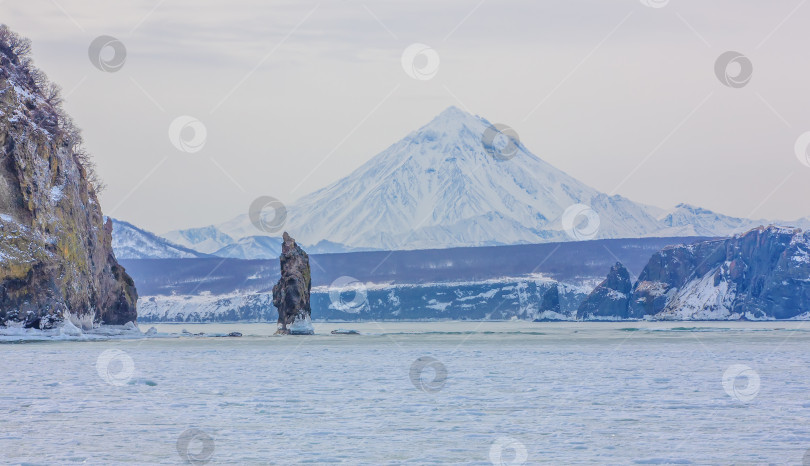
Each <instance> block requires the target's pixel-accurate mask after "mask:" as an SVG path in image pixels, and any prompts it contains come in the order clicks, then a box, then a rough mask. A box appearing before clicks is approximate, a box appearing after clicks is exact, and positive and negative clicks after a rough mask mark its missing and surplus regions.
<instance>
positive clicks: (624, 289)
mask: <svg viewBox="0 0 810 466" xmlns="http://www.w3.org/2000/svg"><path fill="white" fill-rule="evenodd" d="M632 288H633V282H632V281H630V273H629V272H628V271H627V269H626V268H625V267H624V266H623V265H622V264H621V263H619V262H617V263H616V264H614V265H613V267H611V268H610V272H609V273H608V276H607V278H605V280H604V281H603V282H602V283H600V284H599V286H597V287H596V288H595V289H594V290H593V292H592V293H591V294H590V295H589V296H588V297H587V298H586V299H585V301H583V302H582V304H580V306H579V309H578V310H577V319H626V318H628V317H631V316H630V315H628V308H627V303H628V302H629V300H630V291H631V290H632Z"/></svg>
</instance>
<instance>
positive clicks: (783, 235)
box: [586, 226, 810, 320]
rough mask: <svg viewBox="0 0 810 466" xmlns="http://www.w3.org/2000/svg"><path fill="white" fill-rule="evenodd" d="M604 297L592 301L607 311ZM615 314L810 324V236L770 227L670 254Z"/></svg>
mask: <svg viewBox="0 0 810 466" xmlns="http://www.w3.org/2000/svg"><path fill="white" fill-rule="evenodd" d="M597 291H599V290H598V289H597V290H594V292H593V293H592V294H591V296H589V298H588V299H587V300H586V302H587V301H591V302H592V303H594V304H595V305H599V306H603V307H604V306H607V303H606V302H605V297H604V296H601V295H600V294H598V293H597ZM612 312H613V314H614V315H615V316H616V317H622V316H623V315H624V316H627V317H630V318H642V317H652V318H655V319H666V320H730V319H750V320H764V319H794V318H795V319H807V318H808V317H810V233H806V232H803V231H802V230H799V229H795V228H781V227H776V226H768V227H759V228H755V229H753V230H750V231H748V232H746V233H743V234H741V235H736V236H734V237H731V238H728V239H723V240H713V241H705V242H700V243H695V244H692V245H688V246H672V247H667V248H664V249H662V250H661V251H659V252H658V253H656V254H654V255H653V256H652V258H651V259H650V261H649V263H648V264H647V266H646V267H645V268H644V270H643V271H642V272H641V274H640V275H639V279H638V281H637V282H636V283H635V285H634V286H633V289H632V294H631V295H630V299H629V301H628V304H627V307H626V308H621V306H618V307H615V308H614V310H613V311H612Z"/></svg>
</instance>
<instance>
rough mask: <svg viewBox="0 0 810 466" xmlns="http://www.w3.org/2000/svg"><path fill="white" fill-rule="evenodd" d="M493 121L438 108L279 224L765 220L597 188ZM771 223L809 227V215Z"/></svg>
mask: <svg viewBox="0 0 810 466" xmlns="http://www.w3.org/2000/svg"><path fill="white" fill-rule="evenodd" d="M497 127H498V126H496V125H492V124H491V123H490V122H489V121H487V120H486V119H485V118H483V117H480V116H473V115H471V114H469V113H467V112H464V111H462V110H460V109H458V108H456V107H449V108H448V109H446V110H445V111H443V112H442V113H440V114H439V115H438V116H436V117H435V118H433V119H432V120H431V121H430V122H428V123H427V124H426V125H423V126H422V127H420V128H419V129H417V130H415V131H412V132H411V133H409V134H408V135H406V136H405V137H404V138H402V139H400V140H399V141H397V142H395V143H393V144H391V145H390V146H389V147H388V148H387V149H385V150H383V151H382V152H380V153H379V154H377V155H375V156H374V157H372V158H371V159H369V160H368V161H367V162H366V163H364V164H363V165H361V166H360V167H359V168H357V169H356V170H354V171H353V172H352V173H350V174H349V175H347V176H345V177H343V178H341V179H339V180H337V181H335V182H333V183H331V184H330V185H328V186H326V187H323V188H321V189H318V190H316V191H314V192H312V193H310V194H307V195H304V196H303V197H301V198H300V199H298V200H297V201H296V202H294V203H293V204H292V205H290V206H288V207H287V223H286V224H285V228H286V229H287V230H289V231H293V232H295V235H296V237H297V238H299V239H300V241H301V243H302V244H318V243H322V242H324V243H323V244H326V245H330V244H331V245H334V246H335V252H342V251H345V250H410V249H428V248H448V247H457V246H492V245H508V244H533V243H544V242H557V241H570V240H576V239H583V238H582V237H581V235H580V233H582V232H580V231H578V229H579V228H581V227H582V223H583V221H584V220H587V219H588V218H589V217H587V215H585V214H588V211H591V212H594V213H595V214H596V216H595V217H592V218H596V219H598V229H596V231H595V234H593V235H591V234H589V233H588V232H585V233H588V234H585V236H586V237H585V239H593V238H596V239H600V238H601V239H604V238H632V237H666V236H728V235H731V234H734V233H741V232H743V231H746V230H748V229H750V228H753V227H756V226H759V225H767V224H769V223H774V222H770V221H763V220H750V219H741V218H735V217H730V216H726V215H723V214H718V213H715V212H712V211H710V210H707V209H703V208H700V207H695V206H691V205H688V204H683V203H682V204H678V205H677V206H675V208H673V209H671V210H669V211H667V210H665V209H661V208H659V207H655V206H649V205H645V204H641V203H637V202H634V201H632V200H630V199H627V198H625V197H623V196H620V195H608V194H606V193H602V192H600V191H598V190H596V189H594V188H592V187H590V186H587V185H585V184H584V183H582V182H580V181H578V180H577V179H575V178H574V177H572V176H571V175H569V174H567V173H565V172H563V171H562V170H559V169H557V168H555V167H553V166H552V165H550V164H548V163H547V162H545V161H544V160H542V159H541V158H539V157H537V156H536V155H534V154H533V153H531V152H530V151H529V150H528V149H527V148H526V147H525V146H524V145H523V144H522V143H521V142H520V141H519V140H518V139H517V138H516V137H514V136H513V135H511V134H512V133H510V132H509V131H508V130H503V131H500V130H496V132H495V133H494V134H496V136H495V137H494V138H492V137H491V134H493V128H497ZM498 138H500V139H498ZM490 139H492V140H490ZM498 140H500V141H501V143H502V145H504V146H505V147H507V148H510V149H511V152H510V153H506V154H499V153H498V150H502V148H501V149H498V148H493V147H494V146H496V145H497V144H496V143H495V141H498ZM493 152H494V155H493ZM499 155H500V156H499ZM504 155H505V156H504ZM574 207H576V208H579V209H580V210H579V211H578V212H579V214H580V215H576V218H575V219H573V222H569V223H573V225H565V224H564V223H565V219H564V218H563V217H564V216H565V215H566V212H568V209H570V208H574ZM575 213H576V212H575ZM776 223H781V224H791V225H795V226H798V227H804V228H807V227H810V219H808V218H804V219H799V220H796V221H793V222H776ZM572 229H573V230H574V231H571V230H572ZM201 232H205V233H206V234H205V235H202V234H201ZM572 233H573V234H572ZM165 236H166V237H167V238H169V239H171V240H172V241H174V242H176V243H178V244H181V245H183V246H186V247H189V248H192V249H197V250H200V251H202V252H206V253H211V254H216V251H217V250H218V249H222V248H225V247H227V246H229V245H233V244H236V243H238V242H239V241H240V240H242V239H244V238H248V237H254V236H274V235H270V234H267V233H265V232H263V231H260V230H259V229H257V228H255V227H254V226H253V224H252V223H251V222H250V219H249V216H248V215H247V214H242V215H239V216H237V217H234V218H233V219H231V220H229V221H227V222H223V223H221V224H217V225H209V226H206V227H202V228H196V229H187V230H175V231H172V232H169V233H167V234H166V235H165ZM192 237H193V240H191V239H190V238H192ZM212 242H213V243H214V244H213V245H211V244H210V243H212ZM278 242H279V243H280V240H278ZM201 243H202V245H201ZM214 246H216V247H214ZM231 249H233V248H231ZM321 252H328V250H321ZM264 253H268V254H269V253H270V251H264ZM245 258H247V257H245Z"/></svg>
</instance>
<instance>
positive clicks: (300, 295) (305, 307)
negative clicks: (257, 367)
mask: <svg viewBox="0 0 810 466" xmlns="http://www.w3.org/2000/svg"><path fill="white" fill-rule="evenodd" d="M283 239H284V243H283V244H282V245H281V257H280V258H279V260H280V262H281V278H280V279H279V281H278V283H276V285H275V286H274V287H273V305H274V306H276V308H278V324H279V330H278V333H281V334H286V333H312V332H311V324H309V322H310V315H311V313H312V310H311V308H310V306H309V294H310V290H311V289H312V276H311V275H310V270H309V256H308V255H307V253H305V252H304V250H303V249H301V247H300V246H298V244H296V242H295V240H294V239H293V238H292V237H290V235H288V234H287V232H286V231H285V232H284V235H283ZM291 327H292V328H291Z"/></svg>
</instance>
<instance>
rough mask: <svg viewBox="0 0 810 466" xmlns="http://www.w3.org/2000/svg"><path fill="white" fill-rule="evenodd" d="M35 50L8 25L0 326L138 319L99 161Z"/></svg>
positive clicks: (0, 111)
mask: <svg viewBox="0 0 810 466" xmlns="http://www.w3.org/2000/svg"><path fill="white" fill-rule="evenodd" d="M29 50H30V42H28V41H27V40H26V39H23V38H21V37H19V36H17V35H16V34H14V33H12V32H11V31H9V30H8V29H7V28H6V27H5V26H0V326H3V325H24V326H25V327H33V328H42V329H45V328H52V327H54V326H56V325H57V324H59V322H61V321H62V320H63V319H64V318H65V317H67V316H71V318H72V320H74V321H75V322H77V323H80V324H82V325H84V326H91V325H93V324H97V323H105V324H125V323H127V322H134V321H135V320H136V317H137V314H136V309H135V306H136V302H137V299H138V295H137V292H136V291H135V285H134V283H133V282H132V279H131V278H130V277H129V276H128V275H127V273H126V272H125V270H124V268H123V267H121V266H120V265H119V264H118V262H117V261H116V259H115V256H114V254H113V250H112V246H111V241H112V238H111V232H112V225H111V223H110V222H109V221H107V222H106V223H105V221H104V217H103V216H102V213H101V208H100V206H99V202H98V198H97V197H96V191H97V188H98V186H99V184H98V183H97V181H96V178H95V176H94V174H93V170H92V163H91V161H90V160H89V157H88V156H87V154H86V153H85V152H84V151H83V149H82V146H81V138H80V135H79V131H78V130H77V129H76V128H75V126H74V125H73V124H72V122H71V120H70V118H69V117H68V116H67V115H66V114H65V113H64V112H63V111H62V109H61V106H60V97H59V90H58V87H56V86H55V85H53V84H51V83H49V82H48V80H47V78H46V77H45V76H44V74H42V72H40V71H39V70H37V69H35V68H34V67H33V66H32V64H31V59H30V57H29Z"/></svg>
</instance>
